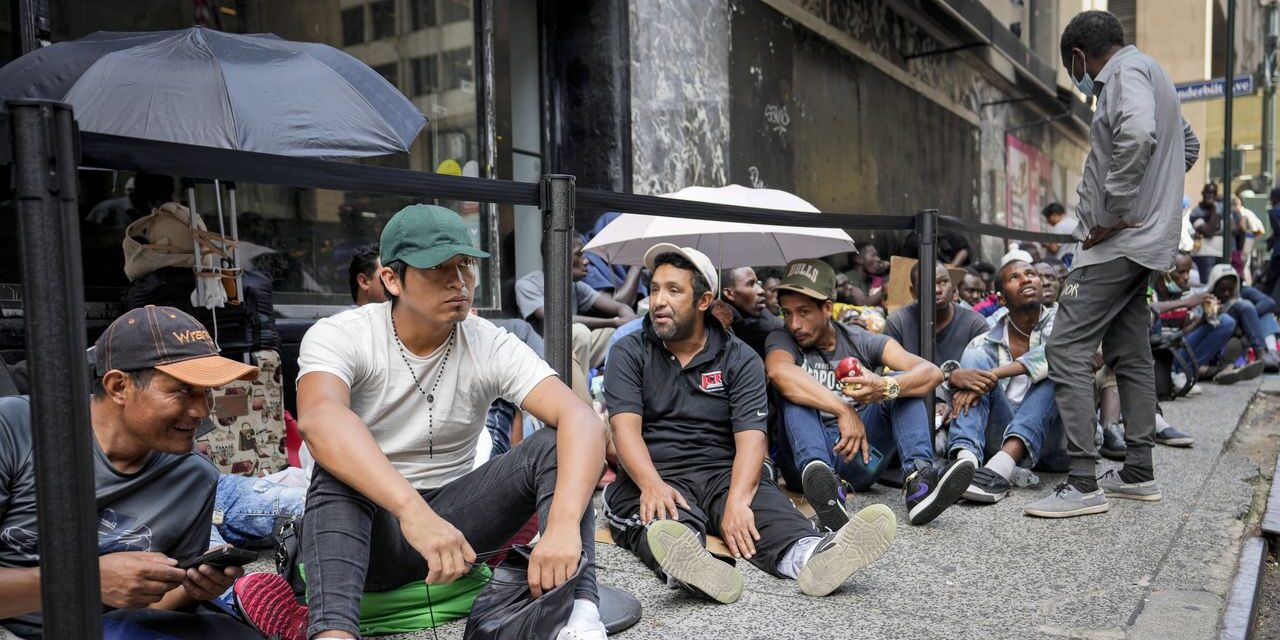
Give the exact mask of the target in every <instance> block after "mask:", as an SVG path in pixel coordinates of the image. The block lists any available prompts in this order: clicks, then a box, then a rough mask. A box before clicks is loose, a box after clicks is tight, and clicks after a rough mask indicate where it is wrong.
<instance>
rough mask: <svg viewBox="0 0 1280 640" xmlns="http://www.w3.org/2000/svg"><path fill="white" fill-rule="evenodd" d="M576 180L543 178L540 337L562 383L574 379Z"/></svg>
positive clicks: (552, 177) (560, 176)
mask: <svg viewBox="0 0 1280 640" xmlns="http://www.w3.org/2000/svg"><path fill="white" fill-rule="evenodd" d="M575 180H576V179H575V178H574V177H573V176H569V175H561V174H555V175H546V176H542V184H541V189H540V192H541V196H542V213H543V218H542V219H543V223H542V233H543V235H544V241H543V243H542V246H543V253H542V272H543V275H544V286H543V293H542V295H543V298H542V338H543V340H544V341H545V342H546V358H547V363H548V364H550V365H551V368H552V369H555V371H556V373H558V374H560V379H562V380H564V382H565V384H570V383H571V382H572V380H573V376H572V375H571V373H570V371H569V367H570V366H572V364H573V358H572V356H571V354H572V352H573V334H572V323H573V311H574V310H573V309H571V308H570V302H571V300H572V299H573V298H572V295H571V294H572V291H573V270H572V263H571V259H572V256H571V255H570V253H571V252H572V251H573V236H572V235H571V234H572V233H573V207H574V182H575Z"/></svg>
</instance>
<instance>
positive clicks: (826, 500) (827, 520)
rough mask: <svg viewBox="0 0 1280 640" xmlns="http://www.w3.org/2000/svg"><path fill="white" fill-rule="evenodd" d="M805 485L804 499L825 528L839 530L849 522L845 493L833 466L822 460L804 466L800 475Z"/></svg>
mask: <svg viewBox="0 0 1280 640" xmlns="http://www.w3.org/2000/svg"><path fill="white" fill-rule="evenodd" d="M800 481H801V483H802V484H803V485H804V499H805V500H808V501H809V506H811V507H813V510H814V511H815V512H816V513H817V514H818V524H819V525H820V527H821V528H823V529H830V530H831V531H839V530H840V527H843V526H844V525H845V523H846V522H849V512H848V511H846V510H845V508H844V493H843V491H842V490H841V489H842V487H841V486H840V479H839V478H837V477H836V474H835V472H834V471H832V470H831V467H828V466H827V465H826V463H824V462H822V461H820V460H814V461H813V462H810V463H809V464H807V465H805V466H804V472H803V473H802V474H801V477H800Z"/></svg>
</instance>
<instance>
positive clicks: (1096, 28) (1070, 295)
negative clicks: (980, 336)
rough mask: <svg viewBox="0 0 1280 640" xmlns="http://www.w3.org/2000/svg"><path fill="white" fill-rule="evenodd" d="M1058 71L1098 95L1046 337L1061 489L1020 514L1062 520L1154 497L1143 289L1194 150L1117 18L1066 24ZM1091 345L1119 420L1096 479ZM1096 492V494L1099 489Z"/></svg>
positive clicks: (1168, 89)
mask: <svg viewBox="0 0 1280 640" xmlns="http://www.w3.org/2000/svg"><path fill="white" fill-rule="evenodd" d="M1060 48H1061V52H1062V64H1063V66H1064V67H1065V68H1066V70H1067V72H1068V73H1070V74H1071V78H1072V79H1073V80H1074V81H1075V82H1076V86H1077V87H1078V88H1079V89H1080V91H1082V92H1083V93H1084V94H1085V95H1086V96H1096V97H1097V108H1096V110H1095V113H1094V116H1093V122H1092V123H1091V124H1090V125H1089V127H1090V128H1089V144H1090V147H1091V149H1090V152H1089V157H1088V159H1087V160H1086V161H1085V168H1084V173H1083V178H1082V180H1081V182H1080V186H1079V188H1078V189H1077V193H1078V194H1079V196H1080V203H1079V205H1078V206H1077V207H1076V217H1077V218H1079V220H1080V224H1079V226H1078V227H1077V231H1076V237H1078V238H1080V239H1081V241H1082V242H1081V245H1080V250H1079V251H1077V252H1076V256H1075V262H1074V263H1073V265H1072V266H1073V268H1072V270H1071V273H1070V274H1068V275H1067V279H1066V282H1064V283H1063V285H1062V292H1061V294H1060V296H1059V298H1058V313H1057V318H1056V330H1055V331H1054V333H1053V336H1052V337H1051V338H1050V339H1049V343H1048V347H1047V355H1048V362H1049V377H1050V379H1051V380H1053V382H1054V385H1055V396H1056V399H1057V403H1058V410H1059V412H1060V413H1061V415H1062V422H1063V426H1064V427H1065V430H1066V432H1067V453H1068V455H1069V456H1070V457H1071V470H1070V473H1069V474H1068V476H1067V482H1066V483H1064V484H1062V485H1060V486H1059V487H1057V488H1056V489H1055V490H1054V491H1053V492H1052V493H1050V494H1049V495H1048V496H1047V497H1045V498H1043V499H1042V500H1039V501H1037V502H1036V503H1032V504H1030V505H1028V506H1027V508H1026V509H1025V513H1027V514H1028V515H1036V516H1040V517H1051V518H1067V517H1072V516H1080V515H1086V514H1091V513H1102V512H1105V511H1107V510H1108V509H1110V505H1108V503H1107V498H1108V497H1112V498H1128V499H1135V500H1147V501H1153V500H1159V499H1160V489H1159V486H1158V485H1156V482H1155V471H1154V469H1153V467H1152V462H1151V447H1152V445H1153V444H1154V442H1155V441H1154V435H1155V429H1156V392H1155V389H1156V386H1155V376H1154V373H1153V363H1152V357H1151V344H1150V340H1149V337H1148V321H1149V314H1148V311H1147V296H1146V292H1147V282H1148V281H1149V279H1150V276H1151V272H1152V271H1168V270H1169V269H1170V268H1172V267H1173V260H1174V255H1175V254H1177V252H1178V242H1179V240H1180V238H1181V233H1182V215H1181V214H1182V184H1183V175H1184V174H1185V173H1186V171H1188V170H1190V169H1191V165H1192V164H1194V163H1195V161H1196V158H1197V157H1198V155H1199V147H1200V143H1199V141H1198V140H1197V139H1196V137H1195V134H1194V133H1192V131H1191V128H1190V127H1189V126H1187V123H1186V120H1184V119H1183V118H1182V114H1181V112H1180V110H1179V103H1178V96H1177V94H1176V93H1175V92H1174V88H1173V83H1172V82H1171V81H1170V80H1169V76H1168V74H1167V73H1165V71H1164V69H1161V68H1160V66H1159V65H1158V64H1157V63H1156V61H1155V60H1152V59H1151V58H1150V57H1148V56H1147V55H1145V54H1143V53H1142V52H1140V51H1138V49H1137V48H1135V47H1133V46H1132V45H1130V46H1125V43H1124V30H1123V28H1122V27H1121V26H1120V20H1119V19H1118V18H1116V17H1115V16H1114V15H1112V14H1110V13H1107V12H1105V11H1086V12H1084V13H1081V14H1079V15H1077V16H1076V17H1075V18H1072V20H1071V23H1070V24H1068V25H1067V28H1066V29H1065V30H1064V31H1063V33H1062V39H1061V41H1060ZM1099 344H1101V345H1102V352H1103V353H1104V354H1106V361H1107V362H1106V364H1108V365H1109V366H1111V368H1112V370H1114V371H1115V373H1116V377H1117V379H1118V380H1119V391H1120V399H1121V404H1122V405H1123V407H1124V415H1125V416H1126V418H1127V420H1126V424H1125V431H1126V433H1125V443H1126V445H1127V454H1126V457H1125V464H1124V468H1123V469H1122V470H1121V471H1120V473H1119V474H1118V475H1112V474H1108V476H1107V477H1105V478H1103V479H1101V480H1099V479H1098V478H1096V477H1095V476H1094V474H1095V473H1096V460H1097V457H1098V452H1097V448H1096V446H1095V445H1094V440H1093V437H1094V421H1095V416H1094V411H1093V408H1094V407H1095V406H1096V403H1095V398H1094V379H1093V371H1092V367H1091V366H1090V360H1091V357H1092V355H1093V353H1094V352H1095V351H1097V349H1098V346H1099ZM1099 485H1101V488H1099Z"/></svg>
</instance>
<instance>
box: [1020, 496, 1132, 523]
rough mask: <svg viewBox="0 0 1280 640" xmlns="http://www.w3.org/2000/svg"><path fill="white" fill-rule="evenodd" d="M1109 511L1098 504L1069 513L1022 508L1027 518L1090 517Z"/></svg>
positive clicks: (1108, 508) (1108, 507) (1109, 506)
mask: <svg viewBox="0 0 1280 640" xmlns="http://www.w3.org/2000/svg"><path fill="white" fill-rule="evenodd" d="M1104 493H1105V492H1104ZM1110 510H1111V505H1110V504H1099V505H1094V506H1092V507H1081V508H1079V509H1073V510H1071V511H1043V510H1040V509H1033V508H1031V507H1023V508H1022V512H1023V513H1024V514H1026V515H1029V516H1035V517H1037V518H1074V517H1076V516H1090V515H1094V514H1097V513H1106V512H1108V511H1110Z"/></svg>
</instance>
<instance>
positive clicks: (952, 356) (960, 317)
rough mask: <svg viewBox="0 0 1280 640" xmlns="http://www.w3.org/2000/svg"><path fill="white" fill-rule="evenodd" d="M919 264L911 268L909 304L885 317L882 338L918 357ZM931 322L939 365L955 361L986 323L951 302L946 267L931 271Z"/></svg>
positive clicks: (942, 265) (952, 295) (953, 295)
mask: <svg viewBox="0 0 1280 640" xmlns="http://www.w3.org/2000/svg"><path fill="white" fill-rule="evenodd" d="M919 278H920V265H919V263H917V264H915V265H913V266H912V267H911V284H910V290H911V297H912V299H913V300H914V302H912V303H911V304H908V305H906V306H903V307H902V308H900V309H898V310H897V311H894V312H893V313H892V314H890V315H889V320H888V322H887V323H886V324H885V328H884V335H886V336H888V337H889V338H892V339H893V340H894V341H895V342H897V343H898V344H900V345H902V347H903V348H904V349H906V350H907V352H908V353H912V354H915V355H920V296H919V295H918V294H917V292H916V284H917V283H918V282H920V280H919ZM933 282H934V323H933V331H934V335H935V336H936V337H935V340H934V347H933V363H934V364H936V365H938V366H942V365H943V363H945V362H949V361H959V360H960V356H962V355H964V350H965V347H967V346H969V343H970V342H971V341H973V339H974V338H976V337H978V336H980V335H982V334H984V333H986V332H987V329H988V328H989V327H987V321H986V320H983V319H982V316H980V315H978V314H977V313H975V312H973V311H972V310H969V309H965V308H963V307H961V306H960V303H959V302H956V301H955V298H956V294H955V287H953V286H952V285H951V274H950V273H949V272H948V271H947V267H946V265H944V264H942V263H941V262H939V263H938V266H937V268H936V270H935V271H934V281H933Z"/></svg>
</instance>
